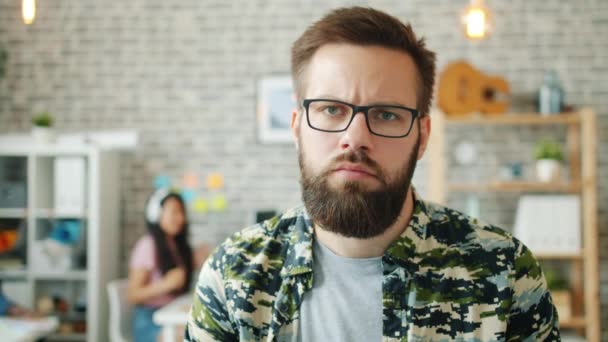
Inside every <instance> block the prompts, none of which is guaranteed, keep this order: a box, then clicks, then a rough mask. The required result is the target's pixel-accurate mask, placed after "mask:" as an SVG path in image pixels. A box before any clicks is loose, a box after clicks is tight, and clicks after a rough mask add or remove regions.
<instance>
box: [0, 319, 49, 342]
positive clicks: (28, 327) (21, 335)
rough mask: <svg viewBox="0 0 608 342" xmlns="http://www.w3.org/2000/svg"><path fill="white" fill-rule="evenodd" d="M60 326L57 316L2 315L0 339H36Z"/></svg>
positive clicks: (23, 341) (25, 341) (24, 340)
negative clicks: (28, 317)
mask: <svg viewBox="0 0 608 342" xmlns="http://www.w3.org/2000/svg"><path fill="white" fill-rule="evenodd" d="M57 326H59V319H58V318H57V317H45V318H40V319H31V320H29V319H17V318H9V317H0V341H15V342H29V341H36V340H38V339H40V338H42V337H45V336H47V335H49V334H51V333H53V332H54V331H55V330H56V329H57Z"/></svg>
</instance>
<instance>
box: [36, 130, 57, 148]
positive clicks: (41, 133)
mask: <svg viewBox="0 0 608 342" xmlns="http://www.w3.org/2000/svg"><path fill="white" fill-rule="evenodd" d="M32 137H34V141H36V142H38V143H42V144H51V143H53V142H54V141H55V131H54V130H53V129H52V128H50V127H39V126H34V127H32Z"/></svg>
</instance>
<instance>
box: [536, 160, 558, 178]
mask: <svg viewBox="0 0 608 342" xmlns="http://www.w3.org/2000/svg"><path fill="white" fill-rule="evenodd" d="M536 178H537V179H538V181H540V182H547V183H548V182H558V181H559V180H560V179H561V163H560V162H559V161H558V160H555V159H539V160H537V161H536Z"/></svg>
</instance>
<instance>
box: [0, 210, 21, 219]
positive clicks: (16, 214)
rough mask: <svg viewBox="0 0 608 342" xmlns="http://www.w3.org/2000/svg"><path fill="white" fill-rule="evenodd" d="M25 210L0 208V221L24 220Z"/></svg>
mask: <svg viewBox="0 0 608 342" xmlns="http://www.w3.org/2000/svg"><path fill="white" fill-rule="evenodd" d="M26 216H27V209H25V208H0V219H3V218H25V217H26Z"/></svg>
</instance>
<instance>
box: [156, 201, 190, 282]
mask: <svg viewBox="0 0 608 342" xmlns="http://www.w3.org/2000/svg"><path fill="white" fill-rule="evenodd" d="M169 198H174V199H176V200H177V201H178V202H179V204H180V205H181V207H182V210H183V211H184V225H183V227H182V229H181V230H180V232H179V233H178V234H177V235H176V236H174V237H173V239H174V240H175V247H176V248H177V253H178V254H179V256H180V258H181V259H182V262H183V266H184V268H185V271H186V282H185V283H184V286H183V287H182V288H181V289H179V290H176V291H175V292H174V293H175V294H182V293H185V292H188V290H189V289H190V283H191V281H192V270H193V268H194V266H193V265H192V248H191V247H190V244H189V243H188V235H189V233H188V232H189V229H188V218H187V216H186V205H185V203H184V200H183V199H182V197H181V196H180V195H179V194H176V193H169V194H168V195H167V196H165V197H164V198H163V199H162V200H161V202H160V205H161V208H162V207H163V206H164V205H165V202H166V201H167V200H168V199H169ZM146 221H147V220H146ZM158 221H159V222H156V223H153V222H149V221H147V222H146V223H147V224H148V232H150V234H151V235H152V238H153V239H154V245H155V246H156V264H157V265H158V266H159V268H160V271H161V273H162V274H163V275H164V274H166V273H167V272H168V271H169V270H171V269H172V268H175V267H177V266H178V263H177V260H175V259H174V258H173V254H171V250H170V249H169V245H168V244H167V235H166V234H165V232H164V231H163V230H162V229H161V227H160V217H159V219H158Z"/></svg>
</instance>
